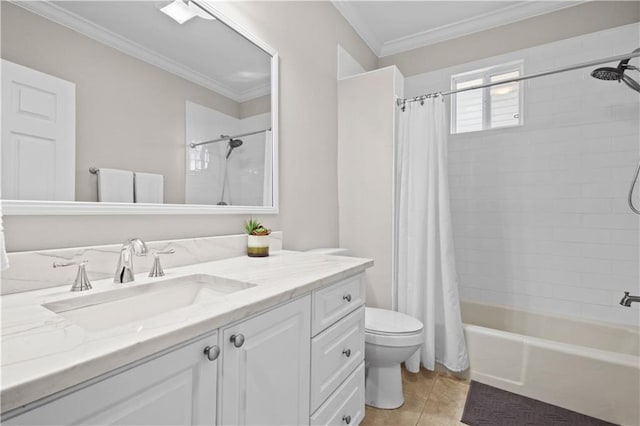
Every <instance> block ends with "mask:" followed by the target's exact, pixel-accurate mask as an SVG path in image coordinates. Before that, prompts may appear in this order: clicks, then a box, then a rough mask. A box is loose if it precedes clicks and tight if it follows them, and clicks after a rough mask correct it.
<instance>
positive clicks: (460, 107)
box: [451, 61, 522, 133]
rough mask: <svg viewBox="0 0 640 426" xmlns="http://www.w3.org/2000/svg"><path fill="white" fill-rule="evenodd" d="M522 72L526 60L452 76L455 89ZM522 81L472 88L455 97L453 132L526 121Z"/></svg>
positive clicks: (511, 76) (452, 107)
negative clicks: (524, 119)
mask: <svg viewBox="0 0 640 426" xmlns="http://www.w3.org/2000/svg"><path fill="white" fill-rule="evenodd" d="M521 75H522V61H518V62H512V63H509V64H504V65H497V66H494V67H490V68H484V69H481V70H475V71H471V72H466V73H462V74H456V75H453V76H451V88H452V89H453V90H458V89H464V88H467V87H473V86H479V85H482V84H487V83H494V82H499V81H502V80H509V79H512V78H515V77H519V76H521ZM521 108H522V87H521V84H520V82H512V83H505V84H500V85H497V86H491V87H485V88H482V89H475V90H469V91H467V92H460V93H456V94H454V95H452V96H451V133H467V132H475V131H478V130H488V129H496V128H499V127H510V126H519V125H521V124H522V111H521Z"/></svg>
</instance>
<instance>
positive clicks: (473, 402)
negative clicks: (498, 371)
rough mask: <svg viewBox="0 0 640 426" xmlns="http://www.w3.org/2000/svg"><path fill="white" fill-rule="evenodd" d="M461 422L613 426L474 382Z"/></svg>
mask: <svg viewBox="0 0 640 426" xmlns="http://www.w3.org/2000/svg"><path fill="white" fill-rule="evenodd" d="M460 421H461V422H462V423H465V424H468V425H470V426H605V425H613V423H609V422H605V421H603V420H599V419H596V418H594V417H589V416H585V415H584V414H580V413H576V412H575V411H569V410H567V409H565V408H561V407H556V406H555V405H551V404H547V403H546V402H542V401H538V400H535V399H531V398H527V397H526V396H522V395H517V394H515V393H511V392H507V391H505V390H502V389H498V388H494V387H493V386H489V385H484V384H482V383H478V382H474V381H472V382H471V387H470V388H469V393H468V394H467V402H466V403H465V405H464V413H463V414H462V419H461V420H460Z"/></svg>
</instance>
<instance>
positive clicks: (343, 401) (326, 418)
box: [310, 274, 365, 426]
mask: <svg viewBox="0 0 640 426" xmlns="http://www.w3.org/2000/svg"><path fill="white" fill-rule="evenodd" d="M364 301H365V283H364V275H363V274H359V275H356V276H353V277H351V278H347V279H345V280H343V281H340V282H338V283H336V284H334V285H332V286H329V287H326V288H322V289H319V290H316V291H314V292H313V303H312V317H313V324H312V330H313V335H314V336H313V338H312V339H311V417H310V424H311V425H314V426H315V425H357V424H359V423H360V422H361V421H362V419H363V418H364V345H365V342H364V332H365V323H364V309H365V308H364Z"/></svg>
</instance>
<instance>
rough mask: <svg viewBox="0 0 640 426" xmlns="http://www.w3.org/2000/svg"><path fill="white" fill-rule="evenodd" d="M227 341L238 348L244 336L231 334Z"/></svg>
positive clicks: (242, 343) (242, 342)
mask: <svg viewBox="0 0 640 426" xmlns="http://www.w3.org/2000/svg"><path fill="white" fill-rule="evenodd" d="M229 341H230V342H231V343H233V346H235V347H236V348H239V347H240V346H242V345H244V336H243V335H242V334H234V335H232V336H231V338H230V339H229Z"/></svg>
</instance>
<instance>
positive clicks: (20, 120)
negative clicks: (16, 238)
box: [1, 59, 76, 201]
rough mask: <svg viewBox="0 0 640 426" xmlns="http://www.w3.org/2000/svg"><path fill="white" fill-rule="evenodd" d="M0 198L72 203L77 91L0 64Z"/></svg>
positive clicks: (36, 73)
mask: <svg viewBox="0 0 640 426" xmlns="http://www.w3.org/2000/svg"><path fill="white" fill-rule="evenodd" d="M1 74H2V198H3V199H5V200H55V201H74V199H75V170H76V156H75V152H76V151H75V150H76V98H75V96H76V86H75V84H73V83H70V82H68V81H65V80H61V79H59V78H57V77H53V76H51V75H48V74H45V73H42V72H39V71H36V70H32V69H31V68H27V67H23V66H22V65H18V64H14V63H13V62H9V61H6V60H4V59H3V60H2V70H1Z"/></svg>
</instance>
